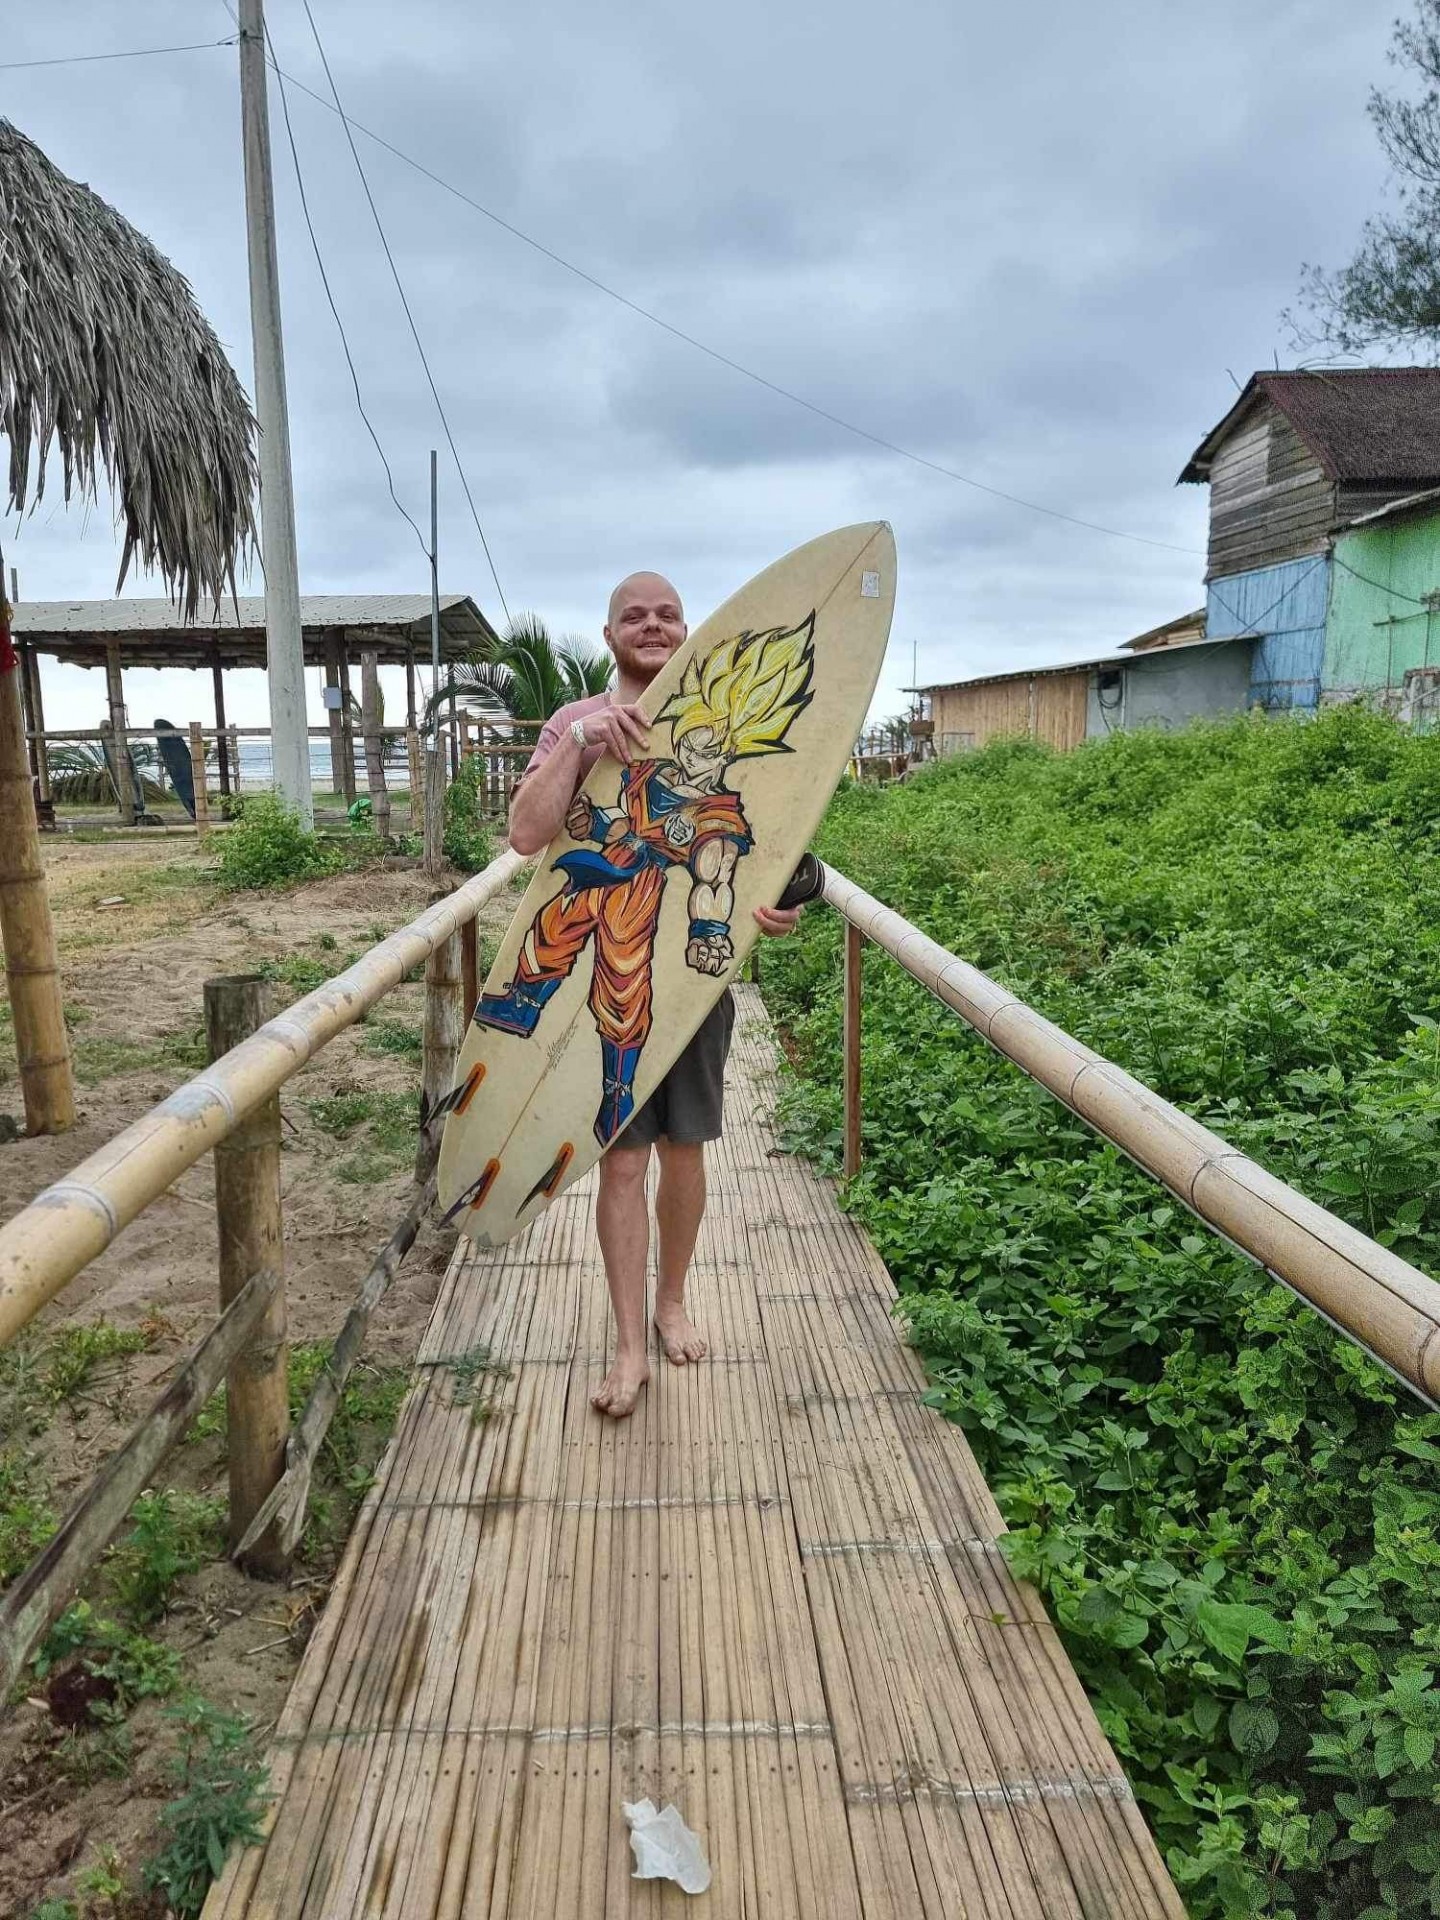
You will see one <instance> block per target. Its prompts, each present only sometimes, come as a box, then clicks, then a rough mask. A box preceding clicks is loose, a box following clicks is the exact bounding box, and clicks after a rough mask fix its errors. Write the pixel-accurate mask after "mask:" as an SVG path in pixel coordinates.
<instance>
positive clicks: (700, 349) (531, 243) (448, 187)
mask: <svg viewBox="0 0 1440 1920" xmlns="http://www.w3.org/2000/svg"><path fill="white" fill-rule="evenodd" d="M305 10H306V12H307V13H308V12H309V5H308V0H307V4H306V9H305ZM311 28H312V30H313V28H314V21H313V20H312V21H311ZM316 44H317V45H318V44H319V41H318V36H317V41H316ZM321 58H322V59H323V58H324V55H323V52H322V55H321ZM279 71H280V70H279V68H278V67H277V68H276V72H277V73H278V72H279ZM326 75H327V78H328V76H329V69H328V67H327V68H326ZM284 77H285V78H286V79H287V80H289V82H290V84H291V85H292V86H293V87H298V88H299V90H300V92H301V93H303V94H307V95H308V96H309V98H310V99H312V100H314V101H316V102H318V104H319V105H320V106H322V107H325V108H326V109H327V110H328V111H330V112H332V113H339V114H340V117H341V119H342V120H343V121H344V122H345V130H346V133H347V135H349V134H350V132H351V129H352V128H353V129H354V131H355V132H357V133H363V134H364V135H365V137H366V139H367V140H373V141H374V142H375V144H376V146H378V147H383V148H384V149H385V151H386V152H387V153H390V154H393V155H394V156H395V158H396V159H397V160H403V161H404V163H405V165H406V166H407V167H412V168H413V169H414V170H415V172H416V173H419V174H422V175H423V176H424V178H425V179H427V180H429V181H431V182H432V183H433V184H434V185H435V186H437V187H441V188H443V189H444V191H445V192H446V193H449V194H453V195H454V197H455V198H456V199H457V200H460V201H463V202H464V204H465V205H466V206H467V207H472V208H473V209H474V210H475V212H476V213H479V214H483V215H484V217H485V219H487V220H489V221H492V222H493V223H494V224H495V225H496V226H497V227H500V228H501V229H502V230H503V231H504V232H506V233H508V234H510V235H511V236H512V237H513V238H514V239H516V240H520V241H523V243H524V244H525V245H526V246H527V247H531V248H533V249H534V251H535V252H536V253H539V254H542V255H543V256H544V257H545V259H547V260H550V261H553V262H554V264H555V265H556V266H557V267H563V268H564V269H565V271H566V272H567V273H572V274H574V275H575V276H576V278H577V279H580V280H583V281H584V282H585V284H586V285H587V286H590V287H593V288H594V289H595V290H596V292H597V293H603V294H604V295H605V296H606V297H607V298H608V299H610V300H614V301H616V302H618V304H619V305H620V306H622V307H626V308H628V309H629V311H630V312H631V313H633V314H636V315H638V316H639V318H640V319H642V320H648V321H649V322H650V324H651V325H652V326H655V327H659V328H660V329H661V331H662V332H664V333H668V334H670V335H671V336H672V338H674V339H676V340H680V341H682V342H683V343H684V344H685V345H686V346H687V347H693V348H694V349H695V350H696V352H697V353H703V354H705V355H706V357H707V358H708V359H711V360H714V361H717V362H718V363H719V364H720V365H721V366H722V367H728V368H729V369H730V371H731V372H732V373H738V374H740V375H741V376H742V378H744V379H746V380H752V381H754V382H755V384H756V385H757V386H761V387H764V388H765V389H766V390H767V391H768V392H770V393H773V394H776V395H778V396H779V398H780V399H782V400H788V401H790V402H791V404H792V405H794V406H797V407H803V408H804V409H805V411H806V412H807V413H812V414H814V415H816V416H817V417H818V418H819V419H821V420H828V421H829V422H830V424H831V425H832V426H836V427H839V428H841V429H842V430H843V431H844V432H846V433H852V434H854V435H856V436H857V438H859V439H861V440H868V441H869V442H870V444H871V445H872V446H876V447H880V448H882V449H883V450H884V451H885V452H886V453H893V454H895V455H897V456H898V457H899V458H900V459H902V460H908V461H910V462H911V463H912V465H914V466H917V467H925V468H927V469H928V470H929V471H930V472H931V473H938V474H942V475H943V476H944V477H945V478H946V479H947V480H957V481H959V483H960V484H961V486H965V487H973V488H975V489H976V490H977V492H980V493H988V494H990V495H991V496H992V497H993V498H994V499H997V500H1006V501H1008V502H1009V503H1010V505H1011V506H1016V507H1025V508H1027V509H1028V510H1029V511H1030V512H1031V513H1043V514H1045V515H1046V516H1047V517H1048V518H1050V519H1052V520H1063V521H1064V522H1066V524H1067V525H1069V526H1073V527H1084V528H1086V529H1087V530H1088V531H1089V532H1091V533H1103V534H1106V535H1108V536H1109V537H1110V538H1111V539H1115V540H1131V541H1135V542H1137V543H1138V544H1139V545H1140V546H1144V547H1160V548H1163V549H1164V551H1165V552H1167V553H1185V554H1194V553H1198V552H1199V551H1200V549H1199V548H1198V547H1181V546H1177V545H1176V544H1175V543H1174V542H1173V541H1170V540H1152V539H1151V538H1150V537H1149V536H1148V535H1147V534H1143V533H1126V532H1125V531H1124V530H1123V529H1122V528H1120V527H1107V526H1103V525H1101V524H1100V522H1099V521H1096V520H1083V519H1081V518H1080V517H1079V516H1078V515H1076V514H1073V513H1062V512H1061V510H1060V509H1059V508H1058V507H1047V506H1042V505H1041V504H1040V502H1039V501H1037V500H1026V499H1023V498H1022V497H1021V496H1020V495H1019V494H1018V493H1006V492H1005V490H1004V489H1003V488H1001V487H992V486H990V485H989V484H988V483H987V482H986V481H984V480H976V479H975V478H974V477H973V476H972V475H971V474H968V473H960V472H958V471H957V469H955V468H954V467H947V466H943V465H942V464H941V463H940V462H939V461H938V460H929V459H927V458H926V457H925V455H923V454H919V453H912V452H911V451H910V449H909V448H908V447H902V446H900V445H898V444H897V442H895V441H894V440H887V439H885V438H884V437H883V435H881V434H878V433H871V432H870V430H869V428H868V427H859V426H856V425H855V423H854V421H852V420H846V419H844V418H842V416H841V415H840V414H838V413H831V412H830V411H829V410H828V409H827V408H825V407H821V406H817V405H816V403H815V402H814V401H813V400H807V399H806V398H805V396H804V395H803V394H799V393H795V392H793V391H792V390H791V389H790V388H789V387H782V386H780V385H779V384H778V383H777V382H776V381H774V380H770V379H767V378H766V376H765V375H764V374H763V373H756V371H755V370H754V368H753V367H747V366H745V365H744V364H743V363H742V362H741V361H739V360H733V359H731V357H730V356H729V354H726V353H722V352H721V351H720V350H719V348H718V347H712V346H708V345H707V344H706V343H705V341H703V340H700V339H697V338H696V336H695V335H694V334H692V333H686V332H685V330H684V329H683V328H682V327H677V326H675V325H674V324H673V323H672V322H671V321H669V320H665V319H662V317H661V316H660V315H659V314H658V313H654V312H652V311H651V309H650V308H649V307H642V306H641V305H640V304H639V302H638V301H635V300H632V299H630V297H629V295H628V294H624V293H621V292H619V291H618V289H617V288H615V287H612V286H608V285H607V284H606V283H605V281H603V280H600V279H598V278H597V277H596V276H595V275H594V274H593V273H588V272H587V271H586V270H585V268H584V267H578V266H576V264H575V262H574V261H573V260H567V259H566V258H565V256H564V255H563V254H561V253H557V252H556V251H555V249H554V248H553V247H548V246H546V244H545V243H544V241H543V240H537V239H535V238H534V236H533V235H532V234H528V233H526V232H525V230H524V229H523V228H522V227H517V226H516V225H515V224H514V223H513V221H510V220H507V219H505V218H504V216H503V215H501V214H498V213H496V212H495V211H494V210H493V209H492V208H490V207H487V206H485V205H484V204H483V203H482V202H481V201H479V200H476V199H475V198H474V197H473V196H472V195H470V194H468V193H466V192H465V191H464V190H463V188H460V187H457V186H455V185H454V183H453V182H452V181H449V180H446V179H445V178H444V177H443V175H441V174H438V173H435V172H434V171H433V170H432V169H431V168H429V167H427V166H426V165H425V164H424V163H423V162H422V161H419V160H416V159H415V158H414V157H413V156H412V155H411V154H408V153H406V152H405V151H404V149H403V148H401V147H397V146H396V145H394V143H393V142H392V141H389V140H387V139H385V137H384V135H383V134H378V133H376V132H374V131H373V129H371V128H370V127H367V126H364V125H363V124H362V123H361V122H360V121H359V120H351V119H349V118H347V116H346V115H345V114H344V112H343V111H342V110H341V109H340V107H339V105H338V102H337V104H336V105H335V106H333V107H332V106H331V104H330V102H329V101H328V100H326V99H325V98H324V97H323V95H321V94H318V93H316V92H315V91H314V89H313V88H311V87H307V86H306V85H305V83H304V81H303V80H297V79H296V78H295V77H294V75H293V74H286V75H285V76H284ZM330 84H331V88H332V90H333V88H334V84H335V83H334V81H333V80H332V81H331V83H330ZM350 146H351V151H352V152H354V147H355V143H354V140H353V138H352V139H351V142H350ZM359 164H360V163H359V157H358V155H357V157H356V165H357V166H358V165H359ZM361 177H362V179H363V177H364V175H363V171H362V175H361ZM366 193H367V194H368V193H369V188H368V186H367V188H366ZM372 205H373V203H372ZM387 251H388V249H387Z"/></svg>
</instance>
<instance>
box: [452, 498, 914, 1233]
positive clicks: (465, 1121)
mask: <svg viewBox="0 0 1440 1920" xmlns="http://www.w3.org/2000/svg"><path fill="white" fill-rule="evenodd" d="M894 589H895V564H894V542H893V539H892V536H891V534H890V529H889V527H888V526H886V525H885V524H884V523H883V522H871V523H869V524H866V525H862V526H858V527H846V528H842V529H840V530H839V531H837V532H836V533H832V534H827V535H825V536H823V537H822V538H821V539H819V540H815V541H811V542H810V543H809V544H808V545H807V546H804V547H801V548H799V549H797V550H796V551H795V552H794V553H792V554H790V555H789V556H787V558H786V559H785V560H782V561H780V562H778V563H777V564H776V565H775V566H773V567H771V568H768V569H767V570H766V571H765V572H764V573H762V574H760V575H758V576H757V577H756V579H755V580H753V581H751V582H750V584H749V585H748V586H747V587H744V588H742V589H741V590H740V592H739V593H737V594H735V595H733V596H732V597H731V599H730V600H728V601H726V602H725V604H724V605H723V606H722V607H721V608H719V610H718V611H717V612H716V613H714V614H712V615H711V616H710V618H709V619H708V620H706V621H705V622H704V623H703V624H702V625H701V626H700V627H699V628H697V629H696V630H695V632H694V633H693V634H691V635H690V636H689V638H688V639H687V640H686V641H685V643H684V644H683V646H681V647H680V648H679V650H678V651H677V652H676V653H675V654H674V656H673V658H671V659H670V660H669V661H668V664H667V665H666V666H665V668H664V670H663V671H662V672H660V673H659V674H657V675H656V677H655V679H654V680H653V682H652V683H651V684H650V685H649V686H648V687H646V689H645V691H644V693H643V695H642V697H641V701H640V703H639V704H640V706H641V707H642V708H643V709H644V712H645V716H646V718H647V720H648V722H649V746H648V750H647V751H645V752H644V753H643V754H642V753H637V754H636V755H635V756H634V757H632V758H631V759H630V761H629V763H628V764H621V762H620V761H619V760H617V759H614V758H611V757H610V756H609V755H606V757H605V758H603V759H601V760H600V761H599V763H598V764H597V765H595V766H594V767H593V768H592V770H591V771H590V773H589V774H588V776H587V777H586V778H585V780H584V782H583V785H582V786H581V788H580V790H579V791H578V793H576V795H575V797H574V800H573V802H572V803H571V804H570V806H569V809H568V812H567V813H566V814H565V816H564V829H563V831H562V832H561V833H560V834H559V835H558V836H557V838H556V840H554V841H553V842H552V843H551V845H550V847H549V848H548V849H546V851H545V853H543V854H542V855H541V858H540V861H539V865H538V869H537V872H536V875H535V877H534V879H533V880H532V882H531V884H530V887H529V889H528V891H527V893H526V896H525V899H524V901H523V902H522V904H521V906H520V909H519V911H518V912H517V914H516V916H515V919H514V921H513V922H512V924H511V927H510V929H509V932H508V934H507V936H506V939H505V941H504V943H503V944H502V946H501V948H500V952H499V954H498V956H497V958H496V961H495V964H494V966H493V967H492V968H491V971H490V975H489V978H488V979H487V980H486V982H485V986H484V990H483V992H482V993H481V995H480V998H479V1002H478V1004H477V1005H476V1007H475V1008H474V1009H473V1010H472V1011H473V1018H472V1020H471V1023H470V1026H469V1029H468V1031H467V1035H466V1039H465V1042H464V1045H463V1046H462V1049H461V1052H460V1057H459V1060H458V1062H457V1068H456V1083H455V1088H454V1091H453V1092H452V1094H451V1096H450V1099H449V1101H448V1102H447V1103H446V1104H447V1107H448V1108H449V1113H448V1117H447V1119H446V1123H445V1134H444V1138H443V1142H442V1149H441V1159H440V1196H441V1202H442V1206H443V1207H444V1208H445V1210H446V1211H447V1213H448V1214H449V1215H450V1216H451V1217H452V1218H453V1219H454V1221H455V1223H456V1224H457V1225H458V1226H460V1227H461V1228H462V1229H463V1230H464V1231H465V1232H467V1233H470V1234H472V1235H474V1236H475V1237H476V1238H477V1239H479V1240H480V1241H481V1242H482V1243H483V1244H491V1245H496V1244H499V1243H500V1242H501V1241H502V1240H505V1239H508V1238H509V1237H510V1235H511V1234H512V1233H514V1232H515V1231H517V1230H518V1229H519V1228H521V1227H523V1226H525V1225H527V1224H528V1223H529V1222H530V1221H531V1220H533V1219H534V1218H535V1217H536V1215H537V1214H538V1213H539V1212H540V1211H541V1210H542V1209H543V1208H544V1206H545V1205H546V1204H547V1203H548V1202H549V1201H550V1200H551V1199H553V1198H554V1197H555V1196H556V1194H558V1193H559V1192H561V1191H562V1190H563V1189H564V1188H565V1187H566V1186H568V1185H569V1184H570V1183H571V1181H573V1180H574V1179H576V1178H577V1177H578V1176H579V1175H580V1174H581V1173H582V1172H584V1171H585V1169H586V1168H588V1167H589V1166H592V1165H593V1164H594V1163H595V1161H596V1160H597V1159H598V1158H599V1157H600V1155H601V1154H602V1153H604V1152H605V1151H606V1150H607V1149H608V1148H609V1147H611V1146H612V1145H613V1144H614V1143H615V1142H616V1141H617V1140H620V1139H623V1137H624V1133H625V1128H626V1126H627V1124H628V1123H629V1122H630V1120H631V1119H632V1117H633V1116H634V1115H635V1113H636V1112H637V1110H638V1109H639V1108H640V1107H641V1106H642V1105H643V1104H644V1102H645V1101H646V1100H647V1099H648V1098H649V1097H650V1095H651V1093H652V1092H653V1090H654V1089H655V1087H656V1086H657V1085H658V1084H659V1083H660V1082H661V1081H662V1080H663V1078H664V1076H665V1074H666V1073H667V1071H668V1069H669V1068H670V1067H671V1066H672V1064H673V1063H674V1062H675V1060H676V1058H677V1057H678V1056H679V1055H680V1053H681V1052H682V1050H683V1049H684V1048H685V1046H686V1045H687V1043H688V1042H689V1040H690V1038H691V1036H692V1035H693V1034H694V1033H695V1032H696V1029H697V1028H698V1027H699V1026H700V1024H701V1023H702V1021H704V1020H705V1018H706V1016H707V1014H708V1013H709V1012H710V1010H711V1008H712V1007H713V1006H714V1004H715V1002H716V1001H717V999H718V998H719V997H720V995H721V994H722V993H723V992H724V989H725V987H726V986H727V985H728V984H729V983H730V982H731V981H732V980H734V978H735V977H736V975H737V974H738V972H739V969H740V966H741V964H742V963H743V961H744V959H745V957H746V955H747V954H748V951H749V948H750V946H751V944H753V941H754V939H755V937H756V934H757V928H756V926H755V924H754V917H753V915H754V909H755V908H757V907H762V908H763V907H764V906H767V905H768V906H773V905H774V903H775V902H776V901H777V900H778V899H779V898H780V896H781V893H782V892H783V890H784V888H785V886H786V883H787V881H788V880H789V879H790V876H791V874H792V872H793V871H794V869H795V866H796V863H797V861H798V860H799V859H800V857H801V856H802V854H803V853H804V851H805V848H806V845H807V843H808V841H809V839H810V838H811V836H812V835H813V833H814V831H815V828H816V826H817V825H818V824H819V820H820V817H821V814H822V813H823V811H824V808H825V806H826V805H827V804H828V801H829V799H830V795H831V793H832V792H833V791H834V788H835V785H836V783H837V781H838V780H839V777H840V775H841V773H842V772H843V770H844V768H845V765H846V763H847V761H848V758H849V755H850V752H851V749H852V745H853V741H854V739H855V736H856V733H857V732H858V730H859V728H860V726H861V724H862V723H863V720H864V717H865V712H866V709H867V707H868V705H869V701H870V698H871V695H872V693H873V690H874V686H875V681H876V679H877V677H878V674H879V669H880V664H881V660H882V658H883V655H884V649H885V642H886V639H887V637H888V633H889V625H890V615H891V611H892V608H893V603H894Z"/></svg>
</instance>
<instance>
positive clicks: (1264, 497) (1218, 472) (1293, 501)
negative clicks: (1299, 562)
mask: <svg viewBox="0 0 1440 1920" xmlns="http://www.w3.org/2000/svg"><path fill="white" fill-rule="evenodd" d="M1334 518H1335V488H1334V485H1333V483H1332V482H1331V481H1330V480H1329V479H1327V477H1326V475H1325V472H1324V470H1323V468H1322V467H1321V465H1320V462H1319V461H1318V460H1317V459H1316V458H1315V456H1314V454H1312V453H1311V452H1310V450H1309V448H1308V447H1307V446H1306V445H1305V443H1304V441H1303V440H1301V438H1300V436H1299V435H1298V434H1297V433H1296V432H1295V430H1294V428H1293V427H1292V426H1291V425H1290V423H1289V421H1288V420H1286V419H1285V418H1284V416H1283V415H1282V414H1281V413H1279V412H1278V411H1277V409H1276V408H1274V407H1273V406H1271V404H1270V403H1269V401H1268V400H1262V401H1260V403H1259V404H1258V405H1257V407H1256V408H1255V410H1254V412H1253V413H1252V414H1251V415H1250V417H1249V419H1248V420H1247V421H1246V422H1245V423H1244V424H1243V425H1242V426H1240V427H1239V428H1237V430H1236V431H1235V432H1234V433H1232V434H1231V436H1230V438H1229V439H1228V440H1227V441H1226V442H1225V444H1224V446H1223V447H1221V449H1220V451H1219V452H1218V453H1217V454H1216V456H1215V461H1214V464H1213V466H1212V467H1211V470H1210V557H1209V572H1208V574H1207V576H1206V577H1207V579H1214V578H1216V577H1218V576H1223V575H1225V574H1230V573H1244V572H1247V571H1249V570H1250V569H1253V568H1255V567H1267V566H1271V565H1273V564H1274V563H1275V562H1276V561H1279V560H1293V559H1295V558H1296V557H1297V556H1298V555H1300V554H1306V553H1320V552H1321V551H1323V549H1324V546H1325V541H1326V537H1327V535H1328V534H1329V532H1330V529H1331V526H1332V525H1333V524H1334Z"/></svg>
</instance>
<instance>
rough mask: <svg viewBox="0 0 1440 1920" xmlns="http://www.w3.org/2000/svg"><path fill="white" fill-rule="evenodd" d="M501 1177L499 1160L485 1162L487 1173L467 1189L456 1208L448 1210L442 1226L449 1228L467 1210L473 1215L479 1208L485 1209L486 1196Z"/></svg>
mask: <svg viewBox="0 0 1440 1920" xmlns="http://www.w3.org/2000/svg"><path fill="white" fill-rule="evenodd" d="M499 1177H500V1162H499V1161H498V1160H487V1161H486V1162H485V1171H484V1172H483V1173H482V1174H481V1176H480V1178H479V1179H478V1180H477V1181H475V1183H474V1185H473V1186H469V1187H467V1188H466V1189H465V1191H464V1192H463V1193H462V1194H461V1196H460V1198H459V1199H458V1200H457V1201H456V1202H455V1204H454V1206H453V1207H450V1208H448V1209H447V1210H446V1212H445V1213H444V1214H443V1215H442V1216H441V1225H442V1226H447V1227H448V1226H449V1224H450V1222H451V1221H452V1220H453V1219H454V1218H455V1217H456V1215H457V1214H461V1213H464V1212H465V1211H466V1210H467V1208H468V1209H469V1211H470V1212H472V1213H473V1212H474V1211H475V1209H476V1208H477V1207H483V1206H484V1204H485V1199H486V1196H487V1195H488V1194H489V1192H490V1189H491V1188H492V1187H493V1186H494V1184H495V1182H496V1181H497V1180H498V1179H499Z"/></svg>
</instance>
